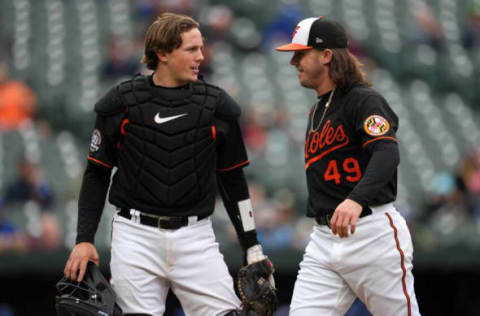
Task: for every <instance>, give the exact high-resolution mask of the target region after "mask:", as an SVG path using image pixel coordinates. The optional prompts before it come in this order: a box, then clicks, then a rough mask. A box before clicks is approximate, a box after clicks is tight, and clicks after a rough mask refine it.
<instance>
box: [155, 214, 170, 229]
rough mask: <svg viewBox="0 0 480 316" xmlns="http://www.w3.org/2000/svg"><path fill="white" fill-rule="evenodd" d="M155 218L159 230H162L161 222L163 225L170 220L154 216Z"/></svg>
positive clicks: (165, 217)
mask: <svg viewBox="0 0 480 316" xmlns="http://www.w3.org/2000/svg"><path fill="white" fill-rule="evenodd" d="M156 218H157V227H158V228H159V229H160V228H162V221H163V222H165V223H168V222H169V219H170V218H169V217H168V216H156ZM162 229H163V228H162Z"/></svg>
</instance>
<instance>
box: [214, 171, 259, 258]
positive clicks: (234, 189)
mask: <svg viewBox="0 0 480 316" xmlns="http://www.w3.org/2000/svg"><path fill="white" fill-rule="evenodd" d="M217 182H218V187H219V191H220V195H221V196H222V200H223V204H224V205H225V208H226V209H227V213H228V216H229V217H230V220H231V221H232V224H233V226H234V227H235V231H236V232H237V235H238V239H239V241H240V244H241V245H242V248H243V249H244V250H247V249H248V248H250V247H251V246H254V245H256V244H258V239H257V231H256V230H255V221H254V218H253V209H252V205H251V202H250V195H249V194H248V186H247V181H246V180H245V175H244V173H243V170H242V169H241V168H239V169H234V170H232V171H229V172H224V173H221V174H220V173H219V174H218V177H217Z"/></svg>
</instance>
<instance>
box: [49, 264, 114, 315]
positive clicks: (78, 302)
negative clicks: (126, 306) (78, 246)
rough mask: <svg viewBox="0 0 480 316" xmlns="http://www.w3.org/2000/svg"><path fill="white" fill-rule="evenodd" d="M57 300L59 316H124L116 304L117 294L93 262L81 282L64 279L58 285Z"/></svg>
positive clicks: (88, 266)
mask: <svg viewBox="0 0 480 316" xmlns="http://www.w3.org/2000/svg"><path fill="white" fill-rule="evenodd" d="M57 291H58V294H57V296H56V298H55V301H56V304H55V308H56V309H57V315H58V316H93V315H95V316H100V315H103V316H122V310H121V309H120V307H119V306H118V305H117V304H116V303H115V292H114V291H113V289H112V287H111V286H110V284H109V282H108V281H107V280H106V279H105V277H104V276H103V274H102V272H101V271H100V269H99V268H98V267H97V266H96V265H95V263H93V262H89V263H88V265H87V271H86V272H85V276H84V277H83V280H82V281H81V282H76V281H72V280H70V279H67V278H66V277H63V278H62V279H61V280H60V281H58V283H57Z"/></svg>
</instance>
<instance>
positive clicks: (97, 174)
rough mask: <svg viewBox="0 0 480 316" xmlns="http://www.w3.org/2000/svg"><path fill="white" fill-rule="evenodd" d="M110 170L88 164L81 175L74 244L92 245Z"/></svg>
mask: <svg viewBox="0 0 480 316" xmlns="http://www.w3.org/2000/svg"><path fill="white" fill-rule="evenodd" d="M111 173H112V169H110V168H105V167H102V166H98V165H95V164H93V163H88V164H87V168H86V169H85V173H84V174H83V181H82V187H81V189H80V197H79V200H78V222H77V239H76V243H77V244H78V243H81V242H90V243H92V244H93V242H94V240H95V233H96V232H97V228H98V223H99V222H100V218H101V217H102V212H103V208H104V206H105V198H106V196H107V191H108V186H109V185H110V174H111Z"/></svg>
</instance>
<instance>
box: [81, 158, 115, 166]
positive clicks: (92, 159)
mask: <svg viewBox="0 0 480 316" xmlns="http://www.w3.org/2000/svg"><path fill="white" fill-rule="evenodd" d="M87 159H88V160H91V161H93V162H95V163H97V164H99V165H102V166H104V167H107V168H112V166H110V165H109V164H106V163H104V162H103V161H100V160H98V159H95V158H93V157H90V156H87Z"/></svg>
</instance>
